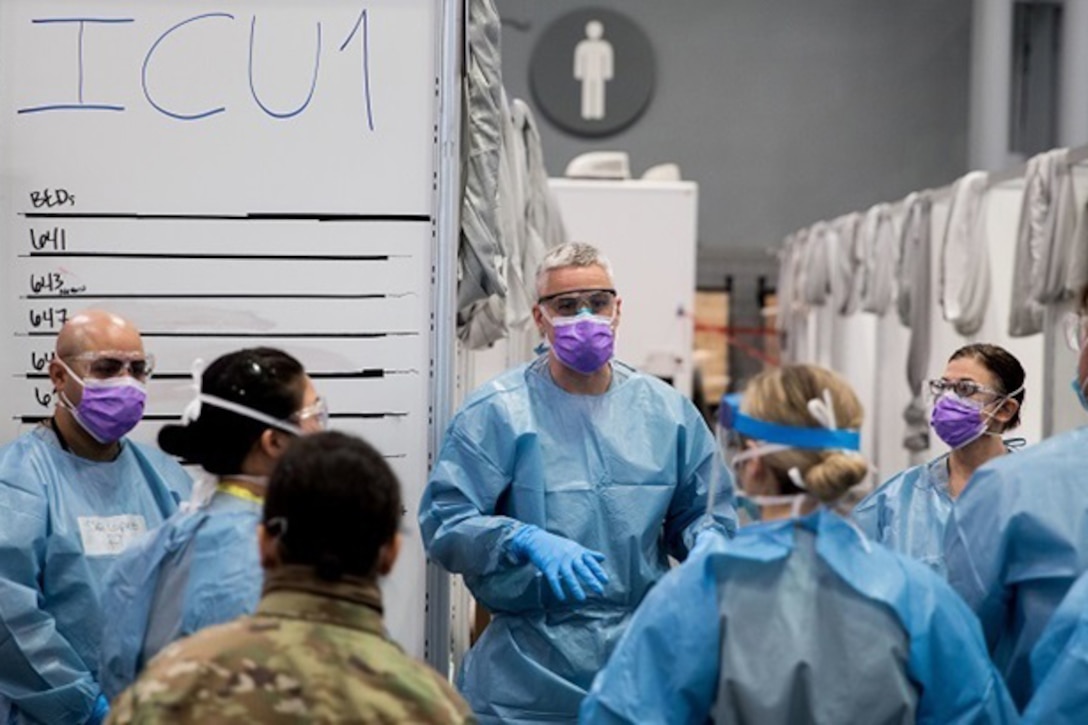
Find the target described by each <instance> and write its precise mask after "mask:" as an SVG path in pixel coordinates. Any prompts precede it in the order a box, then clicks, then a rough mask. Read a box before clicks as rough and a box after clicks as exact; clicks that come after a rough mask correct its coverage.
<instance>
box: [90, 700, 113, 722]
mask: <svg viewBox="0 0 1088 725" xmlns="http://www.w3.org/2000/svg"><path fill="white" fill-rule="evenodd" d="M109 714H110V701H109V700H107V699H106V696H105V695H99V696H98V699H97V700H95V701H94V711H93V712H92V713H91V716H90V717H89V718H87V725H102V723H103V722H105V720H106V716H107V715H109Z"/></svg>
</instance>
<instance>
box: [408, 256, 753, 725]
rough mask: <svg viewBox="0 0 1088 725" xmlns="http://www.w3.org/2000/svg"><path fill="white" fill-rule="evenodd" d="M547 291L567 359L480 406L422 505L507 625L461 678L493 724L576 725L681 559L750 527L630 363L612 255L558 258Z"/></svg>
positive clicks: (442, 555) (655, 386)
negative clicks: (621, 341) (647, 602)
mask: <svg viewBox="0 0 1088 725" xmlns="http://www.w3.org/2000/svg"><path fill="white" fill-rule="evenodd" d="M537 292H538V301H537V304H536V305H535V306H534V308H533V317H534V320H535V321H536V324H537V327H538V328H539V330H540V332H541V334H542V335H543V336H544V337H545V338H547V341H548V343H549V344H550V349H549V351H548V352H547V353H546V354H544V355H541V356H540V357H538V358H537V359H536V360H534V361H532V362H531V363H528V364H527V365H522V366H520V367H517V368H515V369H513V370H510V371H508V372H506V373H504V374H503V375H501V376H499V377H498V378H496V379H495V380H492V381H491V382H489V383H487V384H486V385H484V386H483V387H482V388H480V389H479V390H477V391H475V392H474V393H472V394H471V395H470V396H469V398H468V399H467V400H466V401H465V403H464V405H463V406H462V408H461V410H460V411H458V413H457V415H456V416H455V417H454V419H453V421H452V422H451V423H450V426H449V429H448V430H447V431H446V437H445V440H444V442H443V445H442V450H441V451H440V453H439V456H438V460H437V462H436V464H435V467H434V470H433V472H432V473H431V478H430V481H429V483H428V485H427V489H426V490H425V492H424V495H423V500H422V502H421V504H420V512H419V522H420V528H421V530H422V532H423V538H424V543H425V545H426V547H427V552H428V554H429V555H430V556H431V557H432V558H433V559H434V560H436V561H437V562H438V563H440V564H441V565H442V566H444V567H445V568H446V569H448V570H450V571H451V572H455V573H459V574H462V575H464V578H465V583H466V584H467V585H468V587H469V589H471V590H472V593H473V594H474V595H475V597H476V599H477V600H478V601H479V602H480V603H481V604H482V605H484V606H485V607H486V608H487V609H488V610H489V611H490V612H491V613H492V614H493V620H492V622H491V624H490V625H489V626H488V627H487V629H486V630H485V632H484V633H483V635H482V637H481V638H480V639H479V641H478V642H477V643H476V645H475V646H474V647H473V648H472V650H471V651H470V652H469V653H468V655H467V656H466V658H465V662H464V664H463V666H462V668H461V670H460V672H459V674H458V686H459V687H460V689H461V691H462V693H463V694H464V695H465V698H466V699H467V700H468V702H469V705H470V706H471V707H472V709H473V711H474V712H475V713H476V716H477V717H478V718H479V720H480V722H482V723H487V722H515V721H516V722H555V721H557V720H567V721H573V720H575V719H576V718H577V716H578V706H579V704H580V703H581V701H582V698H583V697H584V696H585V694H586V691H587V690H588V688H589V686H590V684H591V682H592V680H593V676H594V675H595V674H596V673H597V671H598V670H599V669H601V667H603V665H604V663H605V661H606V660H607V659H608V655H609V654H610V653H611V651H612V649H613V648H614V647H615V645H616V642H617V640H618V639H619V636H620V634H622V632H623V629H624V627H625V626H626V624H627V622H628V620H629V618H630V616H631V614H632V612H634V609H635V607H637V606H638V604H639V602H640V601H641V600H642V598H643V596H644V595H645V594H646V592H647V591H648V590H649V589H650V587H651V586H653V584H654V583H655V582H656V581H657V580H658V579H659V578H660V577H661V576H662V575H664V574H665V572H666V571H667V570H668V568H669V562H668V556H669V555H672V556H673V557H675V558H677V559H683V558H685V557H686V556H687V554H688V552H689V551H690V550H691V549H692V548H693V547H694V546H695V540H696V537H697V536H698V535H706V534H707V533H708V532H711V533H713V535H720V536H730V535H732V533H733V531H734V530H735V526H736V523H735V522H736V518H735V515H734V512H733V508H732V503H731V502H732V498H733V495H732V494H733V486H732V478H731V476H730V475H729V473H728V471H727V470H726V469H725V467H724V466H723V465H722V462H721V458H720V454H719V451H718V447H717V445H716V443H715V441H714V438H713V436H712V435H711V434H710V431H709V430H708V429H707V427H706V423H704V421H703V419H702V417H701V416H700V414H699V412H698V411H697V410H696V409H695V406H693V405H692V404H691V402H690V401H688V400H687V399H685V398H684V397H683V396H682V395H680V393H679V392H677V391H676V390H675V389H674V388H672V387H670V386H668V385H666V384H665V383H663V382H661V381H659V380H657V379H656V378H653V377H651V376H648V375H644V374H642V373H639V372H638V371H636V370H634V369H633V368H631V367H629V366H627V365H625V364H623V363H621V362H619V361H616V360H613V359H612V351H613V343H614V338H615V332H616V328H617V327H618V326H619V322H620V312H621V308H622V300H621V299H620V298H619V297H618V296H617V294H616V290H615V287H614V285H613V281H612V271H611V266H610V265H609V263H608V261H607V260H606V259H605V258H604V257H603V256H602V255H601V254H600V253H599V252H598V251H597V249H595V248H594V247H592V246H590V245H588V244H579V243H573V244H566V245H563V246H560V247H557V248H555V249H554V250H552V251H551V252H550V253H549V254H548V255H547V257H545V259H544V261H543V263H542V264H541V267H540V271H539V273H538V274H537ZM714 492H716V493H714ZM715 495H716V498H714V499H713V500H715V501H716V502H717V503H716V505H714V506H713V507H712V509H713V510H710V508H711V507H710V506H708V501H710V500H711V497H712V496H715Z"/></svg>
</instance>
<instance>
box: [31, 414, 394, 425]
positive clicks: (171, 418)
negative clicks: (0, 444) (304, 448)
mask: <svg viewBox="0 0 1088 725" xmlns="http://www.w3.org/2000/svg"><path fill="white" fill-rule="evenodd" d="M408 415H409V414H408V413H384V412H382V413H331V414H330V415H329V417H330V418H335V419H337V420H378V419H381V418H407V417H408ZM49 418H50V416H48V415H17V416H15V417H14V420H17V421H19V422H21V423H25V424H27V425H33V424H34V423H41V422H42V421H45V420H49ZM180 420H181V416H180V415H162V414H159V415H145V416H144V417H143V418H141V422H145V423H176V422H178V421H180Z"/></svg>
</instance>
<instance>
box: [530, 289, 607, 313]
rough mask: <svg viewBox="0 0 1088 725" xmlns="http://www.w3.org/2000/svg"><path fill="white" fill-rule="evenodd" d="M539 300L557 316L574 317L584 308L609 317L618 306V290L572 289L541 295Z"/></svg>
mask: <svg viewBox="0 0 1088 725" xmlns="http://www.w3.org/2000/svg"><path fill="white" fill-rule="evenodd" d="M537 302H538V303H539V304H540V305H542V306H544V307H546V308H547V309H548V311H549V312H551V313H552V314H553V315H555V316H556V317H574V316H576V315H578V314H579V313H580V312H582V310H589V311H590V313H592V314H594V315H599V316H601V317H609V316H611V315H612V312H613V311H614V310H615V307H616V290H614V289H583V290H571V291H568V292H558V293H556V294H554V295H547V296H546V297H541V298H540V299H538V300H537Z"/></svg>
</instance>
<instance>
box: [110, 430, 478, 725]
mask: <svg viewBox="0 0 1088 725" xmlns="http://www.w3.org/2000/svg"><path fill="white" fill-rule="evenodd" d="M403 510H404V509H403V507H402V505H401V495H400V487H399V484H398V482H397V479H396V476H395V475H394V474H393V471H392V470H391V469H390V468H389V465H388V464H387V463H386V462H385V460H384V459H383V458H382V456H381V455H380V454H379V453H378V452H377V451H376V450H374V449H373V448H372V447H371V446H370V445H368V444H367V443H365V442H363V441H362V440H360V439H358V438H354V437H352V436H348V435H344V434H342V433H335V432H329V433H319V434H316V435H313V436H307V437H305V438H301V439H299V440H298V441H296V442H295V443H293V444H292V446H291V448H290V449H289V450H288V451H287V452H286V453H285V454H284V456H283V458H282V459H281V460H280V462H279V464H278V465H277V467H276V470H275V472H274V473H273V475H272V478H271V480H270V481H269V485H268V491H267V495H266V497H265V504H264V511H263V517H262V520H263V523H262V524H261V526H260V530H259V533H258V536H259V540H260V548H261V563H262V566H263V567H264V569H265V584H264V591H263V594H262V597H261V602H260V604H259V606H258V608H257V613H256V614H255V615H253V616H248V617H242V618H240V619H237V620H235V621H233V622H230V623H228V624H224V625H220V626H217V627H211V628H208V629H205V630H203V631H201V632H199V633H197V634H196V635H194V636H192V637H189V638H187V639H184V640H181V641H179V642H176V643H174V644H172V645H170V646H169V647H167V648H166V649H164V650H163V651H162V653H161V654H160V655H159V656H158V657H156V658H155V659H154V660H152V661H151V663H150V664H149V665H148V667H147V669H146V670H144V672H143V673H142V674H141V675H140V677H139V679H137V680H136V682H135V683H134V684H133V685H132V687H130V688H129V689H128V690H126V691H125V692H124V693H122V694H121V696H120V697H119V698H118V699H117V700H116V701H115V702H114V704H113V708H112V710H111V712H110V719H109V721H108V722H111V723H198V722H199V723H231V722H237V723H243V722H244V723H254V722H261V723H303V722H305V723H334V722H335V723H352V722H355V723H394V722H396V723H405V722H410V723H469V722H474V720H473V718H472V714H471V712H470V711H469V709H468V706H467V705H466V704H465V702H464V701H463V700H462V699H461V697H460V696H459V695H458V694H457V693H456V692H455V691H454V690H453V688H452V687H451V686H450V685H449V684H448V683H447V682H446V681H445V680H444V679H443V678H442V677H440V676H439V675H438V673H436V672H434V671H433V670H431V669H429V668H428V667H427V666H426V665H424V664H421V663H419V662H416V661H415V660H413V659H412V658H410V657H409V656H408V655H407V654H405V653H404V652H403V651H402V650H401V649H400V647H399V646H398V645H397V644H396V643H395V642H394V641H393V640H392V639H391V638H390V637H389V636H388V635H387V634H386V632H385V628H384V626H383V624H382V599H381V592H380V590H379V588H378V576H384V575H386V574H388V573H389V571H390V570H391V569H392V567H393V563H394V561H395V559H396V556H397V552H398V550H399V546H400V535H399V534H398V533H397V530H398V527H399V525H400V519H401V516H402V514H403Z"/></svg>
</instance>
